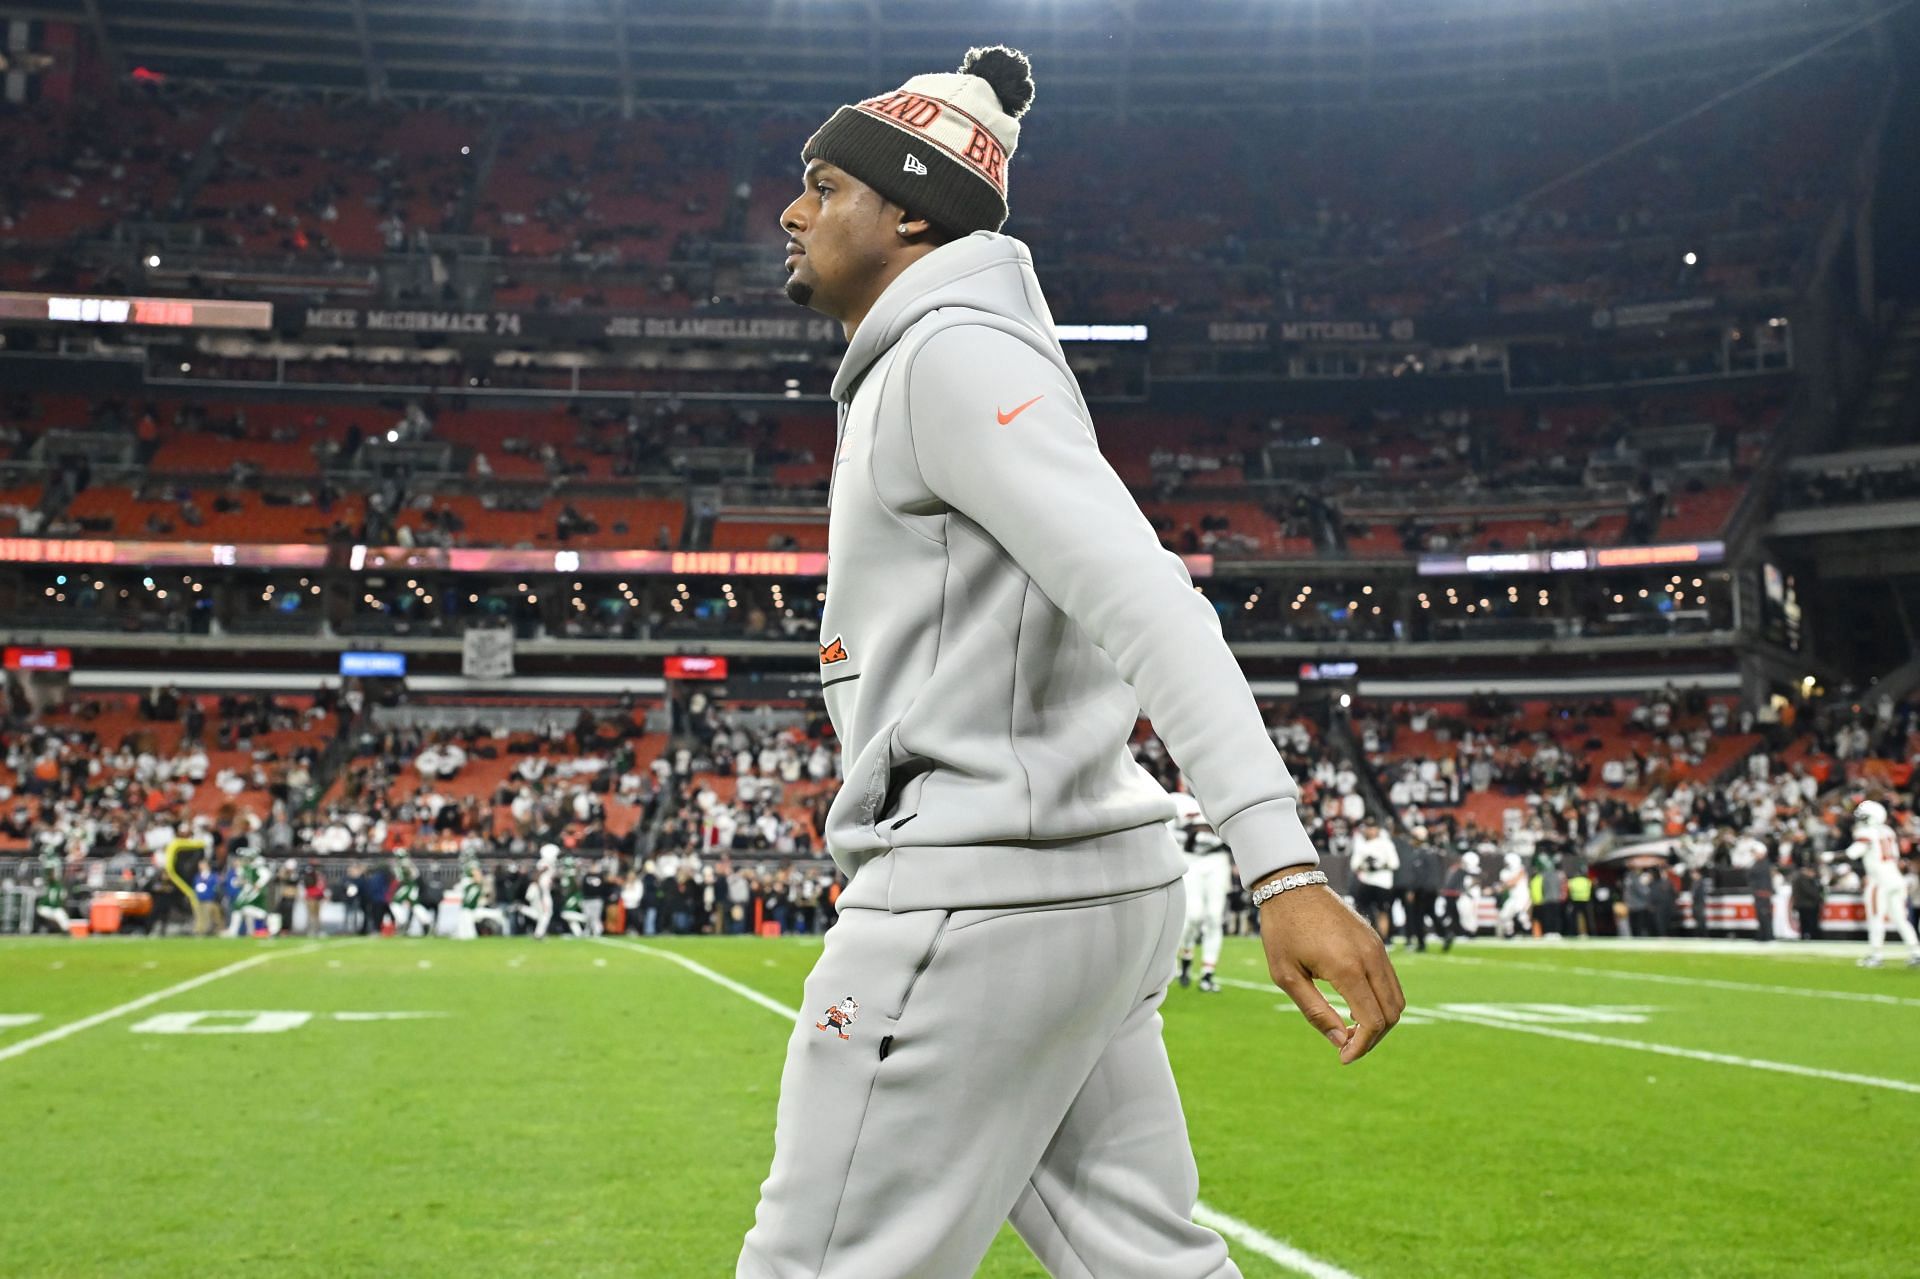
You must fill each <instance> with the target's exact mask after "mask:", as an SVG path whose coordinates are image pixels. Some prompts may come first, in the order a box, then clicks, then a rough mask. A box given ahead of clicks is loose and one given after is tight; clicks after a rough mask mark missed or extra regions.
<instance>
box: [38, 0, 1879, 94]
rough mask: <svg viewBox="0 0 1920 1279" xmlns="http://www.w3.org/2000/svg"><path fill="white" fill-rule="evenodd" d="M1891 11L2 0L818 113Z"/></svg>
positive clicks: (974, 0) (1727, 37) (1130, 89)
mask: <svg viewBox="0 0 1920 1279" xmlns="http://www.w3.org/2000/svg"><path fill="white" fill-rule="evenodd" d="M1887 7H1888V0H1685V2H1684V3H1676V0H968V3H966V4H961V5H947V6H936V5H932V4H929V3H925V2H924V0H0V17H4V18H23V19H29V20H44V21H54V22H69V23H72V24H74V25H75V26H76V27H78V28H80V29H81V30H83V31H88V32H90V33H91V34H92V37H93V40H94V43H95V44H96V45H97V46H98V48H99V50H100V52H101V53H102V55H103V56H104V58H105V60H106V62H107V64H108V66H109V67H110V68H111V69H113V70H114V71H115V72H118V73H123V74H124V73H127V72H130V71H132V70H133V69H135V68H144V69H145V70H146V71H147V72H150V73H153V74H154V75H155V76H158V77H165V78H166V79H167V80H168V81H169V82H172V83H175V84H186V85H194V86H202V87H212V88H219V89H223V90H232V89H242V90H255V91H274V90H279V91H285V90H295V91H304V92H314V93H321V94H326V95H349V96H364V97H372V98H375V99H383V98H389V97H392V98H397V99H400V100H403V101H418V102H422V103H427V102H446V101H450V100H451V101H457V100H463V99H467V100H482V99H521V100H535V101H545V102H554V103H572V104H579V105H582V106H591V107H599V108H610V109H616V110H619V111H621V112H622V113H623V114H628V115H632V114H637V113H647V112H652V111H664V110H679V109H686V108H694V109H742V108H750V109H753V110H757V111H762V112H777V111H779V110H781V109H783V108H788V107H790V108H792V109H793V110H795V111H804V112H805V113H807V114H809V115H813V114H817V113H818V112H819V111H820V110H821V109H822V108H825V107H831V106H833V105H835V104H837V103H840V102H843V101H846V100H847V99H848V98H849V97H850V96H852V95H853V94H855V93H858V92H859V91H861V90H862V89H873V90H875V91H877V90H879V89H881V88H884V87H886V86H889V85H893V84H897V83H899V82H900V81H901V80H903V79H904V78H906V77H907V76H909V75H913V74H917V73H920V72H924V71H929V70H940V69H944V68H947V67H950V66H952V65H954V64H956V63H957V62H958V60H959V57H960V54H961V53H962V52H964V50H965V49H966V48H967V47H968V46H970V45H974V44H990V43H996V42H1004V43H1007V44H1012V45H1015V46H1018V47H1021V48H1024V49H1026V50H1027V51H1028V52H1029V53H1030V54H1031V55H1032V56H1033V58H1034V62H1035V66H1036V69H1037V79H1038V80H1039V83H1040V91H1041V93H1042V95H1044V97H1045V99H1046V103H1047V106H1048V108H1049V109H1051V110H1059V109H1067V110H1075V111H1087V112H1105V113H1115V112H1118V113H1122V114H1127V113H1139V114H1157V113H1160V112H1181V113H1193V112H1207V113H1233V114H1245V113H1249V112H1262V113H1264V112H1269V111H1284V110H1297V109H1314V108H1330V107H1349V106H1353V105H1356V104H1367V103H1389V102H1431V101H1439V100H1449V99H1463V98H1468V99H1471V98H1510V97H1538V96H1545V95H1565V94H1590V95H1596V96H1619V95H1623V94H1628V93H1631V92H1632V91H1634V90H1635V89H1638V88H1641V87H1644V86H1647V85H1652V84H1658V83H1663V82H1669V81H1676V80H1703V79H1704V80H1709V81H1711V80H1716V79H1717V80H1728V81H1730V80H1732V79H1736V78H1738V77H1740V76H1742V75H1745V74H1749V73H1751V72H1753V71H1755V70H1758V69H1760V68H1763V67H1766V66H1769V65H1772V64H1775V63H1777V62H1779V61H1781V60H1782V59H1783V58H1788V57H1791V56H1793V55H1795V54H1799V53H1801V52H1803V51H1805V50H1807V49H1808V48H1809V46H1813V45H1816V44H1819V43H1821V42H1822V41H1825V40H1827V39H1828V38H1830V37H1832V38H1834V39H1833V43H1832V44H1831V46H1830V47H1829V48H1827V49H1825V50H1823V51H1822V54H1821V56H1823V57H1827V58H1833V59H1859V58H1870V59H1875V60H1878V59H1880V58H1882V57H1884V55H1885V49H1884V46H1883V43H1882V42H1883V40H1884V38H1885V37H1884V33H1883V31H1882V29H1881V27H1880V25H1878V24H1874V23H1871V22H1870V21H1869V20H1870V19H1871V18H1872V17H1873V15H1874V14H1875V13H1876V12H1878V11H1880V10H1883V9H1886V8H1887Z"/></svg>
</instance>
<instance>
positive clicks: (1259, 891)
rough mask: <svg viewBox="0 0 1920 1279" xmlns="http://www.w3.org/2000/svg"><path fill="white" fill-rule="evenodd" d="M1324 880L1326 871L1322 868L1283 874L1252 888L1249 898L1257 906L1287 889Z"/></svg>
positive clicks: (1325, 879)
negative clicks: (1268, 882)
mask: <svg viewBox="0 0 1920 1279" xmlns="http://www.w3.org/2000/svg"><path fill="white" fill-rule="evenodd" d="M1326 882H1327V872H1325V871H1324V870H1303V871H1297V872H1295V873H1294V874H1291V875H1283V876H1281V877H1280V878H1279V879H1276V880H1274V881H1273V882H1272V883H1270V884H1262V885H1261V886H1260V887H1258V888H1256V889H1254V890H1253V897H1252V899H1251V900H1252V901H1253V904H1254V906H1255V907H1256V908H1257V907H1260V906H1263V905H1265V904H1266V903H1267V902H1270V901H1272V900H1273V899H1274V898H1276V897H1278V896H1279V895H1280V894H1281V893H1284V892H1286V891H1287V890H1289V889H1293V888H1305V887H1306V886H1307V885H1308V884H1324V883H1326Z"/></svg>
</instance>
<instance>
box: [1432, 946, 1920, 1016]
mask: <svg viewBox="0 0 1920 1279" xmlns="http://www.w3.org/2000/svg"><path fill="white" fill-rule="evenodd" d="M1447 962H1449V963H1455V964H1485V965H1486V966H1488V967H1490V968H1523V969H1525V970H1527V971H1528V972H1536V973H1575V974H1578V975H1579V976H1582V977H1618V978H1619V979H1620V980H1622V981H1649V982H1657V983H1659V984H1660V985H1663V986H1698V987H1701V988H1702V989H1705V990H1739V991H1751V992H1753V993H1755V994H1762V995H1801V996H1804V997H1806V998H1808V999H1837V1000H1841V1001H1843V1002H1847V1003H1856V1004H1891V1005H1893V1006H1895V1007H1900V1008H1920V999H1908V998H1905V997H1904V996H1901V995H1881V994H1876V993H1874V992H1871V991H1864V990H1818V989H1815V988H1813V987H1811V986H1770V985H1765V984H1762V983H1760V982H1746V981H1722V980H1720V979H1718V978H1713V977H1672V976H1669V975H1667V974H1665V973H1637V972H1632V971H1630V970H1627V969H1621V968H1579V967H1575V966H1573V965H1570V964H1536V963H1532V962H1530V961H1527V960H1524V959H1475V958H1473V957H1472V956H1470V955H1454V956H1452V957H1451V958H1450V959H1449V960H1448V961H1447Z"/></svg>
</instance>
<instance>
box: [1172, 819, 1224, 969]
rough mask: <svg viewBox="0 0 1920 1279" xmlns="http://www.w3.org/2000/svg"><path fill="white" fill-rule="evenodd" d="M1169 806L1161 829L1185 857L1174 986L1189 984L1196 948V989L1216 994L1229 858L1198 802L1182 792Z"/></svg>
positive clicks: (1222, 841)
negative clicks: (1166, 829)
mask: <svg viewBox="0 0 1920 1279" xmlns="http://www.w3.org/2000/svg"><path fill="white" fill-rule="evenodd" d="M1173 802H1174V804H1175V805H1176V806H1177V807H1178V809H1179V811H1178V812H1176V813H1175V814H1174V816H1173V820H1172V821H1170V822H1168V823H1167V825H1168V826H1169V827H1170V828H1171V829H1172V831H1173V837H1174V839H1175V841H1176V842H1178V843H1179V845H1180V848H1181V850H1182V851H1183V852H1185V853H1186V855H1187V874H1186V890H1187V922H1186V926H1185V928H1184V929H1183V930H1182V931H1181V933H1180V984H1181V985H1182V986H1186V985H1188V984H1189V983H1190V982H1191V981H1192V973H1193V948H1194V945H1195V943H1198V944H1199V947H1200V989H1201V990H1202V991H1203V992H1205V993H1206V994H1209V995H1217V994H1219V993H1220V983H1219V982H1218V981H1216V980H1214V976H1213V970H1214V969H1215V968H1216V967H1218V966H1219V963H1220V938H1221V937H1222V936H1223V935H1224V934H1225V932H1226V919H1227V894H1228V893H1229V892H1230V891H1232V888H1233V858H1232V856H1231V855H1230V854H1229V853H1228V851H1227V844H1226V841H1225V840H1223V839H1221V838H1220V836H1218V835H1217V834H1215V833H1214V830H1213V826H1212V825H1211V824H1210V823H1209V822H1208V821H1207V815H1206V814H1205V813H1203V812H1201V811H1200V801H1199V800H1197V799H1195V798H1194V797H1193V796H1192V795H1189V794H1187V793H1186V792H1184V791H1176V792H1175V793H1174V796H1173Z"/></svg>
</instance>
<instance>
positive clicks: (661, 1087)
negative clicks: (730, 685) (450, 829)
mask: <svg viewBox="0 0 1920 1279" xmlns="http://www.w3.org/2000/svg"><path fill="white" fill-rule="evenodd" d="M818 949H819V945H818V942H817V941H809V940H802V939H786V940H781V939H748V938H741V939H731V938H729V939H711V938H710V939H701V938H691V939H680V940H659V941H650V942H648V943H645V944H644V945H641V944H637V943H633V942H616V941H582V940H571V939H569V940H556V941H549V942H547V943H544V944H536V943H533V942H530V941H520V940H500V939H489V940H483V941H479V942H473V943H459V942H452V941H441V940H433V941H395V940H384V941H383V940H365V941H360V940H341V941H328V942H324V943H321V944H319V945H317V946H315V945H311V944H308V943H303V942H299V941H294V940H287V939H281V940H277V941H273V942H243V941H189V940H184V939H180V940H169V941H159V942H147V941H119V940H92V941H79V942H74V941H67V940H64V939H52V938H44V939H8V940H4V941H0V1098H3V1099H4V1100H0V1125H4V1137H3V1138H0V1150H4V1151H5V1153H6V1158H5V1159H4V1160H0V1274H4V1275H8V1276H12V1275H86V1276H95V1275H116V1276H121V1275H124V1276H148V1275H204V1274H254V1275H260V1274H271V1275H313V1276H329V1277H333V1276H342V1275H401V1274H456V1275H468V1274H482V1275H494V1274H498V1275H515V1276H523V1275H551V1276H582V1275H621V1276H633V1275H642V1276H680V1275H686V1276H720V1275H731V1274H732V1273H733V1260H734V1257H735V1255H736V1254H737V1251H738V1246H739V1241H740V1237H741V1235H742V1234H743V1233H744V1232H745V1230H746V1229H747V1226H748V1225H749V1224H750V1223H751V1221H752V1216H753V1206H754V1201H755V1196H756V1192H757V1189H758V1186H759V1183H760V1179H761V1178H762V1176H764V1175H765V1172H766V1168H767V1162H768V1158H769V1156H770V1154H771V1151H772V1141H773V1117H774V1103H775V1095H776V1092H777V1089H778V1084H779V1077H780V1066H781V1056H782V1052H783V1050H784V1046H785V1042H786V1037H787V1033H788V1030H789V1024H788V1022H787V1020H786V1019H785V1018H784V1017H783V1016H782V1015H780V1014H779V1013H777V1012H775V1011H774V1010H773V1009H772V1008H770V1007H768V1006H767V1002H770V1003H773V1004H775V1005H778V1006H781V1007H791V1006H792V1005H793V1003H794V1002H795V1001H796V1000H798V999H799V997H800V992H801V983H802V978H803V977H804V975H805V973H806V971H807V968H808V966H809V965H810V963H811V962H812V960H813V957H814V956H815V955H816V954H817V952H818ZM1857 949H1858V948H1857V947H1856V948H1853V949H1851V950H1846V951H1842V950H1840V949H1822V950H1818V951H1799V952H1796V951H1791V950H1787V949H1786V948H1784V947H1783V948H1781V950H1780V951H1779V953H1777V954H1770V955H1766V956H1759V955H1750V954H1737V953H1698V952H1696V953H1670V952H1657V951H1634V950H1621V949H1608V948H1607V947H1605V946H1600V945H1596V946H1585V947H1573V946H1551V945H1522V946H1500V945H1495V944H1488V943H1483V944H1478V945H1472V946H1465V947H1461V948H1460V949H1459V950H1457V951H1456V952H1455V953H1454V954H1453V955H1450V956H1448V955H1441V954H1440V953H1438V951H1437V950H1436V951H1434V952H1433V953H1430V954H1427V955H1411V956H1403V955H1400V954H1398V953H1396V955H1395V960H1396V962H1397V963H1398V964H1399V966H1400V970H1401V977H1402V981H1403V983H1404V985H1405V987H1406V992H1407V998H1408V1002H1409V1015H1408V1017H1407V1018H1406V1021H1405V1022H1404V1023H1403V1024H1402V1025H1401V1027H1400V1028H1399V1029H1398V1030H1397V1031H1395V1032H1394V1034H1393V1035H1392V1036H1390V1037H1389V1038H1388V1040H1387V1041H1386V1043H1385V1044H1384V1045H1383V1046H1382V1047H1381V1048H1380V1050H1379V1051H1378V1052H1376V1053H1375V1054H1374V1055H1373V1056H1372V1057H1369V1058H1367V1059H1365V1060H1363V1061H1362V1062H1360V1063H1359V1064H1357V1065H1355V1066H1352V1067H1348V1068H1345V1069H1342V1068H1340V1067H1338V1066H1337V1065H1336V1064H1335V1061H1334V1054H1333V1051H1332V1050H1331V1049H1330V1048H1329V1047H1328V1046H1327V1044H1326V1043H1325V1041H1324V1040H1322V1039H1321V1038H1320V1037H1319V1036H1317V1035H1315V1034H1313V1033H1312V1032H1311V1031H1310V1030H1308V1029H1307V1028H1306V1026H1305V1024H1304V1023H1303V1022H1302V1021H1300V1019H1299V1017H1298V1015H1297V1014H1296V1013H1294V1012H1293V1011H1292V1009H1291V1005H1290V1004H1287V1003H1286V1002H1285V1000H1284V997H1283V996H1281V995H1280V994H1279V993H1278V992H1276V991H1273V990H1271V989H1270V988H1267V987H1266V986H1265V983H1264V977H1265V966H1264V961H1263V960H1262V959H1261V958H1260V954H1259V951H1258V949H1257V947H1256V944H1255V943H1254V942H1252V941H1249V940H1243V939H1237V938H1236V939H1230V940H1229V943H1228V949H1227V952H1226V956H1225V959H1224V960H1223V963H1222V975H1223V976H1225V977H1227V978H1228V979H1229V983H1230V984H1229V986H1228V988H1227V990H1226V991H1224V992H1223V993H1221V994H1219V995H1201V994H1199V993H1198V992H1197V991H1194V990H1180V989H1175V990H1173V991H1172V992H1171V993H1170V995H1169V998H1168V1000H1167V1008H1166V1021H1167V1042H1168V1045H1169V1049H1170V1051H1171V1053H1172V1056H1173V1061H1174V1066H1175V1069H1176V1071H1177V1073H1178V1075H1179V1079H1180V1085H1181V1091H1182V1094H1183V1096H1184V1098H1185V1102H1186V1106H1187V1115H1188V1120H1189V1123H1190V1126H1191V1129H1192V1133H1193V1140H1194V1146H1195V1150H1196V1153H1197V1155H1198V1157H1199V1162H1200V1175H1201V1199H1202V1204H1203V1207H1202V1210H1201V1212H1202V1216H1203V1219H1207V1220H1210V1221H1211V1222H1212V1223H1213V1224H1215V1225H1216V1228H1219V1229H1221V1230H1222V1231H1223V1233H1225V1234H1227V1235H1228V1238H1229V1242H1230V1244H1231V1246H1232V1250H1233V1253H1234V1256H1235V1258H1236V1260H1237V1261H1238V1263H1239V1265H1240V1267H1241V1269H1242V1270H1243V1271H1244V1273H1245V1274H1247V1275H1248V1276H1250V1277H1255V1276H1275V1275H1290V1274H1309V1275H1315V1276H1319V1279H1340V1277H1341V1276H1343V1275H1352V1276H1360V1277H1362V1279H1376V1277H1381V1279H1383V1277H1385V1276H1408V1277H1414V1276H1419V1277H1425V1276H1448V1275H1458V1276H1505V1275H1608V1276H1613V1275H1633V1276H1681V1275H1724V1276H1740V1277H1741V1279H1751V1277H1753V1276H1766V1275H1779V1276H1805V1275H1846V1276H1861V1277H1862V1279H1866V1277H1868V1276H1872V1277H1874V1279H1881V1277H1883V1276H1889V1275H1897V1274H1914V1273H1916V1270H1917V1268H1920V1256H1917V1255H1916V1253H1915V1251H1914V1241H1915V1240H1916V1239H1920V1234H1917V1233H1916V1231H1915V1228H1914V1225H1913V1223H1914V1221H1915V1208H1916V1202H1917V1198H1916V1197H1917V1196H1920V1190H1917V1189H1916V1183H1915V1182H1914V1181H1913V1180H1912V1178H1913V1169H1914V1167H1915V1156H1916V1153H1917V1152H1920V971H1911V970H1906V969H1902V968H1899V967H1898V966H1897V964H1896V966H1893V967H1889V968H1887V969H1884V970H1879V971H1863V970H1860V969H1857V968H1855V967H1854V966H1853V962H1852V955H1853V954H1854V953H1857ZM672 956H679V957H682V958H683V959H684V960H686V961H689V963H690V964H691V965H692V966H689V964H688V963H679V962H674V960H673V959H672V958H671V957H672ZM1034 978H1035V979H1036V980H1044V979H1045V974H1044V973H1036V974H1034ZM1243 983H1244V984H1243ZM756 993H757V994H759V995H760V996H763V997H764V999H765V1000H766V1001H767V1002H761V1001H757V1000H755V999H754V998H752V997H751V996H752V995H753V994H756ZM980 1273H981V1274H983V1275H991V1276H999V1277H1002V1279H1010V1277H1012V1276H1039V1275H1042V1274H1043V1273H1044V1272H1043V1271H1042V1270H1041V1269H1040V1267H1039V1266H1038V1264H1037V1263H1036V1262H1034V1260H1033V1259H1032V1257H1031V1256H1030V1255H1029V1254H1028V1253H1027V1252H1026V1250H1025V1248H1024V1247H1023V1246H1022V1245H1021V1243H1020V1241H1019V1239H1018V1238H1017V1237H1016V1236H1015V1235H1014V1234H1013V1233H1012V1232H1011V1230H1003V1231H1002V1235H1001V1238H1000V1239H999V1241H998V1242H997V1243H996V1244H995V1246H994V1248H993V1250H992V1252H991V1253H990V1255H989V1257H988V1259H987V1262H986V1264H985V1266H984V1267H983V1268H982V1270H981V1272H980Z"/></svg>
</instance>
